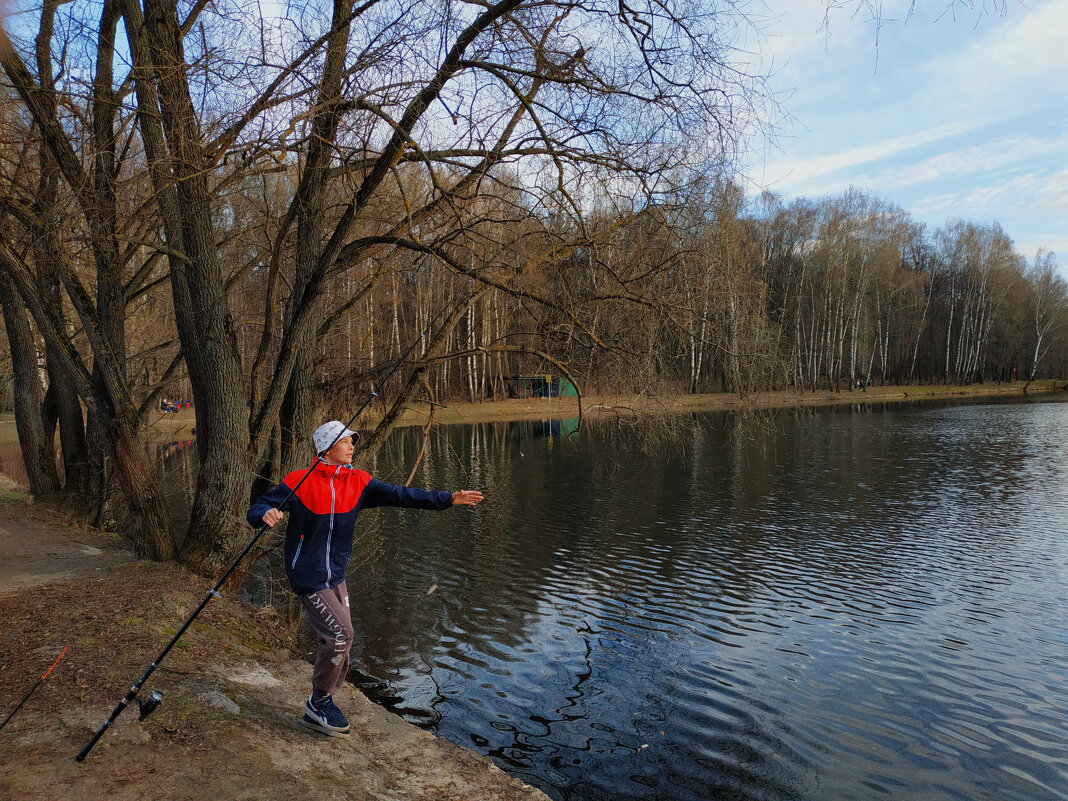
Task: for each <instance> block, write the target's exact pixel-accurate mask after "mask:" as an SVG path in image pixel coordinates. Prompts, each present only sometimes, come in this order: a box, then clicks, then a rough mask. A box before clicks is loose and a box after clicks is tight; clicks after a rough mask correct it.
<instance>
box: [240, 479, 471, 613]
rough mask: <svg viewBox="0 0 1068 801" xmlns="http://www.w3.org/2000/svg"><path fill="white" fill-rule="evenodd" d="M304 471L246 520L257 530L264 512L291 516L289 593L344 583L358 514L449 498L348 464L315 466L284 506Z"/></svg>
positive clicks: (437, 505) (433, 505)
mask: <svg viewBox="0 0 1068 801" xmlns="http://www.w3.org/2000/svg"><path fill="white" fill-rule="evenodd" d="M307 472H308V471H307V470H294V471H293V472H292V473H290V474H289V475H287V476H286V477H285V478H284V479H283V480H282V483H281V484H279V485H278V486H277V487H275V488H274V489H272V490H271V491H270V492H268V493H266V494H264V495H261V496H260V497H259V498H258V499H257V500H256V502H255V503H253V504H252V507H251V508H250V509H249V510H248V514H247V515H246V517H247V519H248V522H249V525H250V526H252V527H253V528H259V527H260V526H261V525H263V515H264V513H265V512H266V511H267V510H268V509H279V510H281V511H283V512H288V513H289V524H288V526H287V527H286V541H285V548H284V549H283V553H284V555H285V563H286V577H287V578H288V579H289V586H290V587H291V588H292V589H293V592H295V593H298V594H300V595H310V594H311V593H313V592H318V591H319V590H325V589H327V588H329V587H336V586H337V585H338V584H340V583H341V582H342V581H344V580H345V568H346V567H347V566H348V562H349V557H350V556H351V555H352V535H353V532H354V531H355V529H356V516H357V515H358V514H359V513H360V510H361V509H371V508H373V507H375V506H406V507H409V508H412V509H447V508H448V507H450V506H451V505H452V493H451V492H444V491H440V490H433V491H432V490H421V489H412V488H411V487H401V486H398V485H396V484H387V483H386V482H385V481H379V480H378V479H377V478H373V477H372V476H371V474H370V473H366V472H364V471H363V470H354V469H352V468H351V467H349V466H348V465H329V464H324V463H323V462H319V461H316V463H315V464H314V466H313V467H312V472H311V475H310V476H308V478H307V480H305V482H304V483H303V484H301V485H300V487H299V488H298V489H297V491H296V492H295V493H294V494H293V497H291V498H290V499H289V500H288V501H286V500H285V499H286V496H287V495H289V493H290V492H291V491H292V489H293V487H296V486H297V484H298V483H299V482H300V479H301V478H302V477H303V476H304V474H305V473H307Z"/></svg>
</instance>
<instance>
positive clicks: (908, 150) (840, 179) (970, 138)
mask: <svg viewBox="0 0 1068 801" xmlns="http://www.w3.org/2000/svg"><path fill="white" fill-rule="evenodd" d="M875 2H878V0H868V1H867V2H865V0H854V1H853V2H848V1H847V2H845V3H842V2H839V3H837V5H841V6H844V8H840V9H837V10H833V11H831V13H830V15H829V25H825V24H824V15H825V9H826V7H827V6H828V5H831V3H830V2H829V1H828V0H763V1H762V2H760V0H758V2H756V3H754V4H753V5H751V6H749V7H748V9H747V11H748V13H749V14H750V15H751V16H752V17H754V23H755V25H756V27H757V28H759V31H760V33H759V35H753V36H751V38H750V40H749V41H747V42H746V43H745V46H746V47H747V48H748V49H750V50H751V51H752V52H753V53H754V57H755V58H758V59H759V63H760V64H762V65H763V67H764V69H766V70H768V71H770V73H771V77H770V83H769V85H770V88H771V90H772V92H773V93H774V95H775V99H776V100H777V102H778V106H779V116H778V120H777V123H776V125H775V135H774V136H773V138H772V140H771V141H770V142H768V143H766V144H764V145H763V146H762V147H754V148H753V149H752V151H751V152H750V154H749V158H748V166H747V168H746V170H745V173H746V176H747V180H748V182H749V189H750V192H753V191H759V190H765V189H766V190H770V191H772V192H775V193H776V194H779V195H781V196H782V197H783V198H784V199H786V200H787V201H789V200H790V199H792V198H795V197H799V196H800V197H808V198H817V197H823V196H826V195H832V194H837V193H839V192H842V191H843V190H845V189H846V188H847V187H849V186H850V185H854V186H857V187H860V188H863V189H866V190H870V191H871V192H872V193H874V194H875V195H877V196H879V197H881V198H885V199H887V200H890V201H892V202H894V203H896V204H897V205H898V206H900V207H902V208H903V209H905V210H907V211H909V212H910V213H911V214H912V215H913V216H914V217H915V218H916V219H918V220H920V221H923V222H925V223H927V224H928V226H929V227H931V228H937V227H940V226H942V225H944V224H945V222H946V221H947V220H950V219H955V218H960V219H964V220H968V221H971V222H977V223H984V224H986V223H992V222H998V223H1000V224H1001V226H1002V228H1003V229H1004V230H1005V232H1006V233H1007V234H1008V235H1009V236H1010V237H1011V238H1012V239H1013V240H1014V242H1015V244H1016V249H1017V251H1018V252H1019V253H1020V254H1021V255H1023V256H1025V257H1026V258H1027V259H1028V260H1029V261H1030V260H1033V259H1034V257H1035V252H1036V250H1037V249H1038V248H1045V249H1047V250H1050V251H1053V253H1054V256H1055V258H1056V260H1057V263H1058V265H1059V268H1060V272H1061V274H1062V275H1066V276H1068V2H1065V0H1028V1H1027V2H1021V0H1004V3H1002V2H1001V1H1000V0H997V1H996V2H995V0H975V3H974V4H973V7H971V8H969V7H968V6H967V5H965V4H964V2H963V0H956V2H954V3H951V0H916V2H915V5H914V7H913V9H912V14H911V16H908V17H907V15H906V12H907V10H908V8H909V5H910V4H909V3H908V2H905V1H904V0H881V2H879V5H881V6H882V15H881V16H882V24H881V25H879V26H878V27H877V26H876V25H875V24H874V23H873V22H872V16H871V13H870V10H869V9H870V6H871V5H872V4H873V3H875ZM984 2H985V3H986V5H985V7H984V6H983V3H984ZM854 12H856V13H854Z"/></svg>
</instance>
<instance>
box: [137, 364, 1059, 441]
mask: <svg viewBox="0 0 1068 801" xmlns="http://www.w3.org/2000/svg"><path fill="white" fill-rule="evenodd" d="M1024 387H1027V391H1026V392H1025V391H1024ZM1060 392H1068V380H1066V379H1060V378H1058V379H1052V378H1047V379H1042V380H1039V381H1033V382H1031V383H1030V385H1028V382H1026V381H1016V382H1013V383H1005V384H972V385H968V386H957V385H952V384H950V385H942V384H909V385H887V386H881V387H869V388H868V389H867V390H864V391H861V390H856V389H854V390H852V391H850V390H848V389H842V390H840V391H838V392H833V391H831V390H816V391H815V392H811V391H808V390H805V391H800V392H798V391H794V390H785V391H783V390H777V391H769V392H754V393H752V394H750V395H747V396H745V397H741V396H739V395H735V394H731V393H726V392H723V393H704V394H696V395H689V394H649V393H637V394H609V395H603V394H599V393H589V394H587V395H584V396H583V398H582V412H583V416H584V417H586V418H587V419H590V420H595V419H604V418H607V419H612V418H626V419H632V420H633V419H636V418H643V417H650V416H655V415H662V414H689V413H695V412H723V411H739V410H742V411H750V410H753V411H755V410H763V409H787V408H794V407H813V406H816V407H818V406H835V405H840V404H845V403H895V402H904V401H917V400H939V399H945V400H949V399H967V398H1001V397H1004V398H1014V397H1023V396H1025V395H1031V394H1035V395H1039V394H1042V395H1045V394H1053V393H1060ZM428 407H429V404H428V403H427V402H426V401H414V402H413V403H412V404H410V405H409V406H408V408H407V409H406V410H405V411H404V412H403V413H402V414H401V416H400V419H399V420H398V422H397V425H398V426H417V425H425V424H426V422H427V418H428ZM578 412H579V402H578V399H577V398H559V397H557V398H525V399H521V398H509V399H506V400H488V401H481V402H474V403H472V402H471V401H448V402H442V403H439V404H436V408H435V409H434V423H435V424H439V425H465V424H470V423H493V422H510V421H518V420H545V419H552V418H567V417H577V416H578ZM334 413H335V414H337V410H336V409H335V410H334ZM323 416H324V417H325V416H326V413H324V415H323ZM339 416H340V418H341V419H344V418H345V417H346V416H347V415H345V414H341V415H339ZM379 419H380V415H379V414H378V413H377V412H376V411H369V412H368V413H367V414H366V416H365V417H364V420H363V421H362V423H361V424H360V427H361V428H363V429H367V428H369V427H370V426H371V425H372V424H373V423H375V422H377V420H379ZM195 422H196V420H195V415H194V410H193V409H183V410H182V411H180V412H178V413H177V414H174V415H165V414H162V413H160V414H159V415H158V416H156V417H155V418H154V419H152V420H151V421H150V422H149V424H148V425H147V426H146V427H145V429H144V435H145V437H146V438H147V439H150V440H159V439H163V438H165V437H169V438H171V439H174V438H178V437H180V435H184V438H190V439H191V438H194V437H195V436H196V432H195Z"/></svg>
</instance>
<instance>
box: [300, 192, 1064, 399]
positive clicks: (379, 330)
mask: <svg viewBox="0 0 1068 801" xmlns="http://www.w3.org/2000/svg"><path fill="white" fill-rule="evenodd" d="M673 201H674V202H672V203H665V204H664V205H662V206H650V207H649V208H647V209H645V210H643V211H641V212H638V213H635V214H629V215H626V216H612V215H609V214H606V213H596V214H591V215H589V216H588V218H587V219H586V221H585V225H584V226H583V228H582V230H581V231H580V230H576V229H575V228H574V227H573V226H563V225H561V226H559V228H558V230H555V231H554V230H553V226H554V223H553V221H551V220H540V221H537V224H536V225H535V224H534V223H533V221H528V222H525V223H523V224H520V223H515V225H517V227H522V228H523V229H524V230H526V231H529V230H531V229H536V230H538V231H539V237H540V238H544V239H546V240H556V241H561V242H564V241H567V242H571V243H573V244H572V245H571V247H570V248H567V249H566V256H565V257H563V258H558V259H550V260H546V261H545V262H544V263H542V264H540V265H539V266H538V269H537V270H535V271H532V272H529V273H528V274H527V275H526V276H524V279H523V282H522V287H523V290H524V291H527V292H529V293H530V294H531V295H532V296H536V298H537V302H534V301H531V300H529V299H526V298H524V297H523V296H522V294H521V293H520V294H517V292H516V291H515V286H514V285H512V286H510V287H509V288H508V291H503V290H502V291H497V290H493V291H490V292H488V293H487V294H484V295H482V296H481V297H479V298H478V299H476V300H474V301H472V302H471V303H470V304H469V305H467V307H466V310H465V312H464V314H463V315H462V317H461V319H460V320H459V322H458V323H457V325H456V326H455V328H454V329H453V330H452V331H451V332H450V334H449V336H448V346H447V347H446V349H445V352H446V353H449V354H451V356H452V358H446V359H442V360H441V361H440V362H439V366H438V368H437V369H435V370H433V371H432V372H430V373H429V374H428V376H427V382H428V385H429V386H430V387H431V388H432V389H433V394H434V395H435V396H436V397H437V399H439V400H440V399H449V398H464V399H470V400H476V401H477V400H484V399H492V398H500V397H504V396H506V395H507V393H508V386H509V385H508V382H507V381H506V380H505V379H506V377H508V376H514V375H517V374H522V373H556V374H560V373H561V370H566V371H567V372H568V373H569V374H570V375H571V376H572V377H573V378H574V379H575V380H576V382H577V383H579V385H580V386H582V387H585V388H588V389H596V390H598V391H604V392H623V391H627V392H630V391H641V390H643V389H646V390H656V391H676V392H738V393H743V394H744V393H746V392H751V391H758V390H769V389H784V388H797V389H810V390H815V389H819V388H837V387H843V386H845V384H846V383H847V382H851V381H856V380H858V379H859V380H863V381H864V382H865V383H869V384H870V383H875V384H887V383H891V384H909V383H946V384H968V383H974V382H983V381H996V380H1002V381H1009V380H1028V379H1032V378H1043V377H1059V376H1065V375H1068V327H1066V325H1065V323H1066V322H1068V291H1066V285H1065V281H1064V280H1063V279H1062V278H1061V277H1060V276H1059V275H1058V272H1057V266H1056V264H1055V263H1054V261H1053V259H1052V256H1051V254H1049V253H1047V252H1039V253H1037V254H1033V257H1032V258H1031V259H1028V258H1026V257H1025V256H1024V255H1022V254H1020V253H1018V252H1016V250H1015V249H1014V246H1013V242H1012V240H1011V239H1010V237H1009V236H1008V234H1007V233H1005V232H1004V231H1003V230H1002V229H1001V228H1000V226H998V225H997V224H992V225H984V224H975V223H969V222H966V221H963V220H952V221H950V222H947V223H946V225H945V226H943V227H941V228H939V229H937V230H930V229H928V228H927V227H926V226H924V225H923V224H920V223H918V222H916V221H915V220H914V219H912V218H911V217H910V216H909V214H908V213H906V212H905V211H903V210H901V209H900V208H897V207H895V206H893V205H892V204H890V203H888V202H886V201H883V200H881V199H879V198H878V197H876V196H874V195H872V194H869V193H865V192H862V191H859V190H853V189H851V190H849V191H847V192H845V193H844V194H842V195H840V196H837V197H829V198H823V199H819V200H808V199H801V200H796V201H793V202H791V203H789V204H785V203H783V202H782V201H781V200H779V199H778V198H775V197H772V196H764V197H760V198H756V199H746V198H745V196H744V195H743V193H742V191H741V190H740V189H739V188H738V187H737V186H735V185H733V184H731V183H729V182H712V183H705V184H702V188H701V189H700V191H693V190H691V191H689V192H688V193H687V194H686V195H685V197H684V198H681V199H680V198H674V199H673ZM527 238H529V236H528V237H527ZM523 239H524V237H523V236H517V237H516V238H515V241H516V242H520V241H523ZM452 253H453V255H454V258H456V259H457V260H464V259H470V260H471V261H472V262H474V259H475V257H474V254H472V253H471V252H470V251H469V250H468V249H466V248H464V247H463V246H460V245H459V244H456V243H454V244H453V246H452ZM476 269H481V268H480V267H476ZM391 276H392V278H391V281H390V282H388V283H387V284H385V285H384V286H382V287H379V288H375V289H374V290H372V291H371V292H370V293H369V294H368V295H367V297H366V299H365V301H364V303H365V304H366V306H365V309H364V313H363V314H361V315H349V316H347V317H345V318H343V319H342V320H341V321H340V322H339V324H338V325H336V326H334V327H332V328H331V329H330V330H329V332H327V333H326V334H325V336H324V337H323V338H322V339H321V341H320V345H319V348H320V373H319V377H320V381H321V385H322V386H323V387H324V388H326V389H327V390H328V393H329V394H330V395H331V396H336V395H337V393H342V394H344V391H345V389H346V388H347V387H348V386H349V385H350V382H351V377H352V375H353V374H354V372H353V371H354V368H356V367H357V366H358V365H371V364H374V363H375V362H376V361H378V360H382V359H387V358H389V357H390V356H391V355H395V354H397V353H399V352H400V351H401V350H403V349H404V348H405V347H407V344H408V343H409V342H411V341H412V340H413V339H414V338H416V337H418V336H419V333H420V331H421V330H422V329H423V328H424V327H425V325H426V323H427V321H428V320H429V319H430V317H431V316H432V315H433V314H434V313H435V311H436V310H438V309H440V308H442V307H443V306H447V305H448V304H449V303H450V302H452V301H453V299H454V298H456V297H462V296H463V294H464V286H465V285H466V283H467V281H466V280H465V279H464V278H463V277H462V276H461V277H460V278H459V279H457V278H456V276H455V273H454V272H453V271H450V270H448V269H445V268H442V267H440V266H435V265H433V264H432V263H430V260H428V259H426V258H414V257H411V256H408V257H407V258H406V259H402V260H401V261H400V262H399V263H398V264H396V266H395V267H394V269H393V270H391ZM337 291H338V293H339V294H340V295H344V294H345V289H344V288H343V287H338V288H337ZM505 344H507V345H508V347H502V345H505ZM360 372H361V371H360V370H358V369H357V370H356V371H355V374H356V375H358V374H360Z"/></svg>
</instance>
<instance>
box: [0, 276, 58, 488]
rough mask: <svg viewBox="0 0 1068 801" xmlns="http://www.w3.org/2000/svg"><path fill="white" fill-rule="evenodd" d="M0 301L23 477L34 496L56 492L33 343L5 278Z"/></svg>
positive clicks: (20, 305) (22, 309)
mask: <svg viewBox="0 0 1068 801" xmlns="http://www.w3.org/2000/svg"><path fill="white" fill-rule="evenodd" d="M0 304H2V305H3V313H4V328H5V330H6V331H7V340H8V343H9V345H10V349H11V372H12V383H13V386H14V402H15V429H16V430H17V431H18V436H19V445H20V446H21V448H22V463H23V464H24V465H25V467H26V479H27V480H28V481H29V484H30V492H31V493H32V494H34V495H51V494H53V493H56V492H59V473H58V472H57V471H56V454H55V450H54V449H53V445H52V438H51V437H49V436H48V433H47V432H46V429H45V424H44V415H43V410H44V387H43V386H41V376H40V370H39V368H38V364H37V346H36V344H35V343H34V337H33V330H32V329H31V328H30V322H29V320H27V319H26V312H25V308H26V307H25V304H24V303H22V302H21V300H20V299H19V296H18V293H17V292H16V291H15V288H14V287H13V286H12V284H11V282H10V281H9V280H8V279H7V278H3V279H2V280H0Z"/></svg>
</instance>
